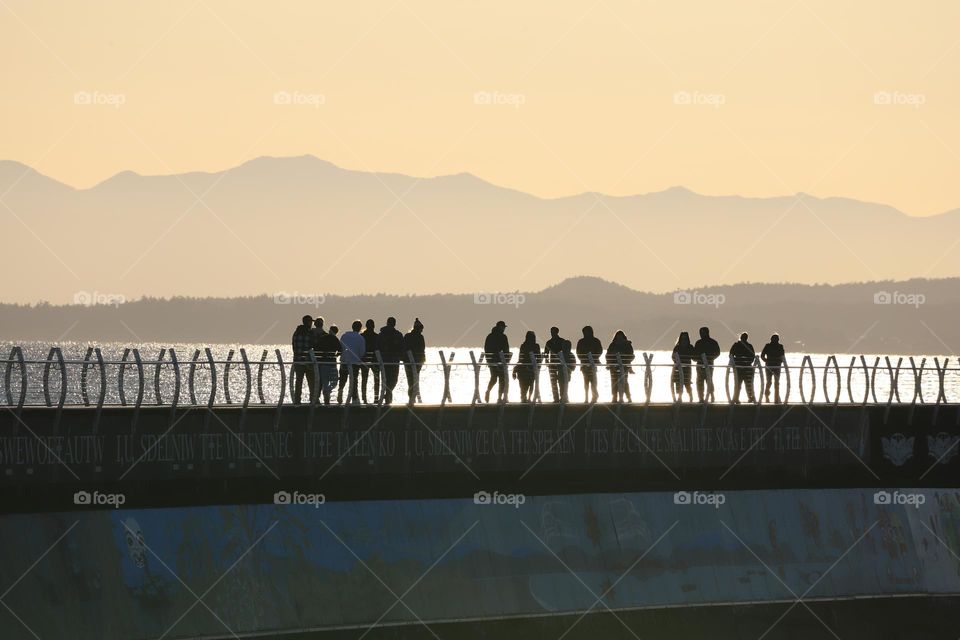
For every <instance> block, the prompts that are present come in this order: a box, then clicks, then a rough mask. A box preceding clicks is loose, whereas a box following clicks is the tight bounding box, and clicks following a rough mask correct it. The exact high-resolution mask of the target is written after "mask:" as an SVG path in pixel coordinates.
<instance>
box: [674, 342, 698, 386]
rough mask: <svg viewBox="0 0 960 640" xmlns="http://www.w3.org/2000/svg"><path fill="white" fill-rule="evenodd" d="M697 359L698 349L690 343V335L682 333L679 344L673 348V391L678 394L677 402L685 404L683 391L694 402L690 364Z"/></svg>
mask: <svg viewBox="0 0 960 640" xmlns="http://www.w3.org/2000/svg"><path fill="white" fill-rule="evenodd" d="M696 357H697V352H696V349H695V348H694V346H693V344H691V343H690V334H689V333H687V332H686V331H681V332H680V337H679V338H677V344H676V345H674V347H673V389H674V391H675V392H676V394H677V402H683V390H684V389H686V390H687V397H688V398H690V402H693V381H692V380H691V379H690V378H691V377H692V373H693V372H692V371H691V368H690V364H691V363H692V362H693V359H694V358H696Z"/></svg>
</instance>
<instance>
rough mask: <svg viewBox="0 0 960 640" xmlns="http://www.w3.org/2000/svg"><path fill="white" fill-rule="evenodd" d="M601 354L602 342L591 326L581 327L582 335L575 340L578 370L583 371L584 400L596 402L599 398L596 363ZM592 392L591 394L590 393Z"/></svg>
mask: <svg viewBox="0 0 960 640" xmlns="http://www.w3.org/2000/svg"><path fill="white" fill-rule="evenodd" d="M602 355H603V344H601V342H600V339H599V338H597V337H596V336H594V335H593V327H591V326H589V325H588V326H586V327H584V328H583V337H582V338H580V339H579V340H577V357H578V358H579V359H580V371H581V372H582V373H583V399H584V402H596V401H597V400H599V399H600V393H599V392H598V391H597V363H598V362H600V356H602ZM591 392H592V395H591Z"/></svg>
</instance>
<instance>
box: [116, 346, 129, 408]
mask: <svg viewBox="0 0 960 640" xmlns="http://www.w3.org/2000/svg"><path fill="white" fill-rule="evenodd" d="M129 356H130V349H129V348H124V350H123V356H121V357H120V367H119V373H118V374H117V393H119V394H120V406H122V407H125V406H127V396H126V394H125V393H124V384H123V374H124V373H125V371H126V368H127V358H128V357H129Z"/></svg>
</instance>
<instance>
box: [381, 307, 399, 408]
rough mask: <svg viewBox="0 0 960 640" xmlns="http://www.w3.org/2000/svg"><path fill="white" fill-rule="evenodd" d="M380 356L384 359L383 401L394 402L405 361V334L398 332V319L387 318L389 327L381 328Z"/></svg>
mask: <svg viewBox="0 0 960 640" xmlns="http://www.w3.org/2000/svg"><path fill="white" fill-rule="evenodd" d="M379 339H380V356H381V357H382V358H383V401H384V402H385V403H386V404H390V403H391V402H393V390H394V389H396V387H397V378H399V377H400V361H401V360H402V359H403V334H402V333H400V332H399V331H398V330H397V319H396V318H394V317H390V318H387V325H386V326H385V327H381V328H380V335H379Z"/></svg>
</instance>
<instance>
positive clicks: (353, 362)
mask: <svg viewBox="0 0 960 640" xmlns="http://www.w3.org/2000/svg"><path fill="white" fill-rule="evenodd" d="M362 328H363V323H361V322H360V321H359V320H354V321H353V324H352V325H351V326H350V329H351V330H350V331H347V332H345V333H344V334H343V335H342V336H340V349H341V351H340V388H339V389H338V390H337V402H342V401H343V388H344V386H346V384H347V381H348V380H349V382H350V391H349V392H348V393H347V402H348V403H351V402H352V403H353V404H360V396H359V394H358V393H357V379H358V378H359V376H360V370H361V369H362V367H363V358H364V356H365V355H366V353H367V341H366V340H364V339H363V336H362V335H360V329H362Z"/></svg>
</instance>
